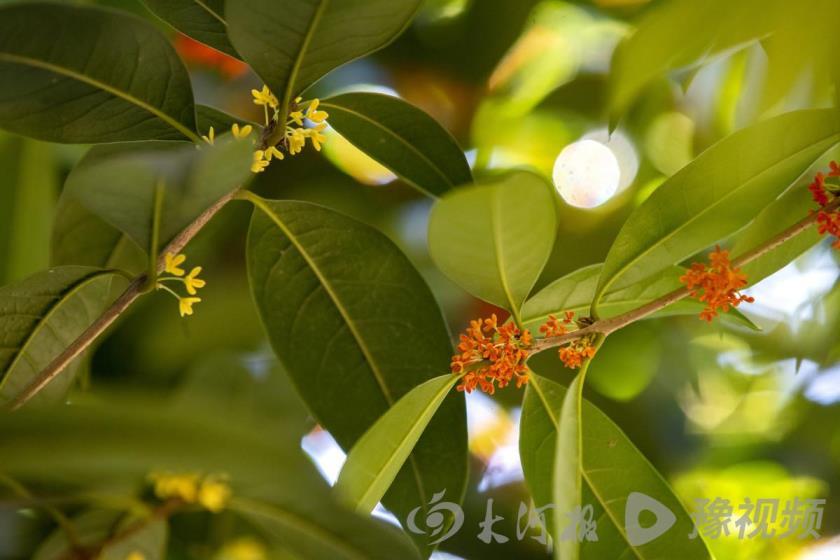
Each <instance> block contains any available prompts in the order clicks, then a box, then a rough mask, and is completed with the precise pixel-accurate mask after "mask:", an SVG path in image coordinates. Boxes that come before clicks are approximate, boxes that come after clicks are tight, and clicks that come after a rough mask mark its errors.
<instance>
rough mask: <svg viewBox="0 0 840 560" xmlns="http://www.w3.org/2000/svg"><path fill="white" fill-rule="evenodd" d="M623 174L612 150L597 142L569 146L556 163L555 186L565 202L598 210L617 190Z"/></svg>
mask: <svg viewBox="0 0 840 560" xmlns="http://www.w3.org/2000/svg"><path fill="white" fill-rule="evenodd" d="M620 175H621V172H620V169H619V166H618V159H616V157H615V154H613V152H612V150H610V149H609V148H607V147H606V146H605V145H603V144H601V143H600V142H596V141H595V140H579V141H577V142H574V143H572V144H569V145H568V146H566V147H565V148H564V149H563V151H562V152H560V155H559V156H557V160H556V161H555V163H554V186H555V187H556V188H557V191H558V192H559V193H560V196H561V197H563V200H565V201H566V203H568V204H570V205H572V206H575V207H577V208H595V207H596V206H600V205H602V204H604V203H605V202H607V201H608V200H609V199H610V198H612V197H613V195H615V193H616V192H617V191H618V182H619V178H620Z"/></svg>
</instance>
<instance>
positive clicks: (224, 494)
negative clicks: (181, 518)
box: [149, 472, 232, 513]
mask: <svg viewBox="0 0 840 560" xmlns="http://www.w3.org/2000/svg"><path fill="white" fill-rule="evenodd" d="M149 480H150V481H151V483H152V485H153V487H154V492H155V496H157V497H158V498H160V499H161V500H172V499H175V500H181V501H182V502H184V503H187V504H199V505H200V506H202V507H203V508H204V509H206V510H208V511H212V512H213V513H218V512H220V511H222V510H223V509H225V506H227V504H228V502H229V501H230V497H231V494H232V492H231V489H230V486H229V485H228V483H227V480H226V477H224V476H221V475H206V476H202V475H200V474H198V473H180V474H174V473H168V472H153V473H151V474H150V475H149Z"/></svg>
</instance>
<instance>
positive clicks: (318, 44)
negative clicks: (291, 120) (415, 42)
mask: <svg viewBox="0 0 840 560" xmlns="http://www.w3.org/2000/svg"><path fill="white" fill-rule="evenodd" d="M419 6H420V0H228V2H227V3H226V4H225V15H226V17H227V20H228V24H229V28H228V35H229V36H230V39H231V41H232V42H233V45H234V46H235V47H236V49H237V51H239V53H240V54H241V55H242V57H243V58H244V59H245V61H246V62H247V63H248V64H250V65H251V67H252V68H253V69H254V70H255V71H256V73H257V74H259V76H260V77H261V78H262V79H263V81H265V83H266V84H268V87H269V88H271V90H272V91H273V92H274V93H275V94H277V96H278V98H279V100H280V103H281V105H280V107H281V111H283V112H284V114H285V111H286V108H287V107H288V105H289V102H290V101H292V100H293V99H294V96H296V95H297V94H299V93H301V92H303V91H304V90H305V89H307V88H308V87H309V86H311V85H312V84H314V83H315V82H317V81H318V80H320V79H321V78H322V77H324V76H325V75H326V74H328V73H329V72H330V71H332V70H334V69H336V68H338V67H339V66H341V65H343V64H345V63H347V62H350V61H352V60H355V59H357V58H361V57H363V56H365V55H367V54H370V53H372V52H373V51H376V50H379V49H381V48H382V47H384V46H386V45H388V44H389V43H390V42H391V41H393V40H394V39H395V38H396V37H397V35H399V34H400V33H401V32H402V31H403V30H404V29H405V28H406V27H407V26H408V24H409V22H410V21H411V19H412V17H414V14H415V13H416V12H417V10H418V8H419Z"/></svg>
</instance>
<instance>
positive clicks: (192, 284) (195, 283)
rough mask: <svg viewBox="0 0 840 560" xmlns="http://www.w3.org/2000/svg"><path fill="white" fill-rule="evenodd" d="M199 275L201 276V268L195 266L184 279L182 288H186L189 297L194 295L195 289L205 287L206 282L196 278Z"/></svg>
mask: <svg viewBox="0 0 840 560" xmlns="http://www.w3.org/2000/svg"><path fill="white" fill-rule="evenodd" d="M199 274H201V267H200V266H197V267H195V268H193V269H192V270H191V271H190V273H189V274H187V276H186V278H184V286H186V288H187V293H188V294H190V295H191V296H194V295H195V294H196V288H203V287H204V286H206V285H207V282H205V281H204V280H202V279H201V278H199V277H198V275H199Z"/></svg>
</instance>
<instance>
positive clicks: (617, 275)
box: [595, 131, 840, 302]
mask: <svg viewBox="0 0 840 560" xmlns="http://www.w3.org/2000/svg"><path fill="white" fill-rule="evenodd" d="M832 137H840V132H836V131H835V132H833V133H831V134H829V135H828V136H825V137H823V138H820V139H819V140H818V141H815V142H812V143H811V144H809V145H808V146H806V147H804V148H801V149H799V150H797V151H796V152H794V153H792V154H790V155H788V156H786V157H784V158H782V159H781V160H778V161H777V162H776V163H775V164H774V165H772V166H770V167H766V168H764V169H762V170H761V171H759V172H758V173H757V174H755V175H753V176H752V177H750V178H749V179H747V180H746V181H744V182H743V183H741V185H740V186H739V187H736V188H734V189H732V190H730V191H729V192H728V193H726V194H725V195H724V196H722V197H721V198H719V199H718V200H717V201H716V202H715V204H712V205H710V206H707V207H706V208H704V209H703V210H701V211H700V212H697V213H696V214H694V215H693V216H691V217H690V218H689V219H688V220H687V221H685V222H682V223H681V224H680V225H678V226H677V227H676V228H674V229H673V230H671V231H670V232H668V233H667V234H666V235H665V236H664V237H661V238H660V239H659V240H658V241H657V242H656V243H654V244H653V245H651V246H650V247H647V248H646V249H645V250H644V251H642V252H641V253H639V255H637V256H636V257H634V258H633V259H631V260H630V261H629V262H627V263H626V264H625V265H624V266H622V267H621V268H619V269H618V270H617V271H616V272H615V273H614V274H613V275H612V276H610V279H609V280H608V281H607V282H605V283H604V285H603V286H600V287H599V288H598V290H597V291H596V293H595V301H596V302H598V301H600V300H601V297H602V296H603V295H604V293H605V292H606V291H607V290H608V289H609V288H610V287H611V286H612V285H613V284H615V282H616V281H617V280H618V278H620V277H621V276H622V275H623V274H624V273H625V272H627V270H628V269H629V268H630V267H632V266H634V265H635V264H636V263H638V262H639V261H640V260H642V259H643V258H644V257H646V256H647V255H648V254H650V253H651V252H652V251H653V250H654V249H656V248H658V247H660V246H661V245H662V244H663V243H664V242H665V241H667V240H669V239H671V238H672V237H673V236H675V235H676V234H678V233H679V232H680V231H682V230H683V229H685V228H686V227H687V226H688V225H690V224H692V223H694V222H695V221H696V220H698V219H700V218H701V217H704V216H705V215H706V214H707V213H709V212H712V211H713V210H714V209H716V208H718V207H719V206H720V205H721V204H722V203H723V202H724V201H726V200H728V199H729V198H730V197H731V196H733V195H735V194H737V193H739V192H741V190H742V189H743V188H744V186H745V185H747V184H750V183H752V182H754V181H756V180H758V179H759V178H760V177H762V176H763V175H764V174H765V173H769V172H770V171H772V170H774V169H775V168H777V167H779V166H780V165H782V164H784V163H786V162H787V161H789V160H791V159H793V158H795V157H797V156H798V155H799V154H801V153H802V152H805V151H807V150H810V149H811V148H813V147H814V146H815V145H817V144H819V143H822V142H825V141H826V140H829V139H830V138H832ZM695 161H696V160H695ZM607 259H608V260H609V255H608V256H607ZM605 265H606V263H605Z"/></svg>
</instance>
